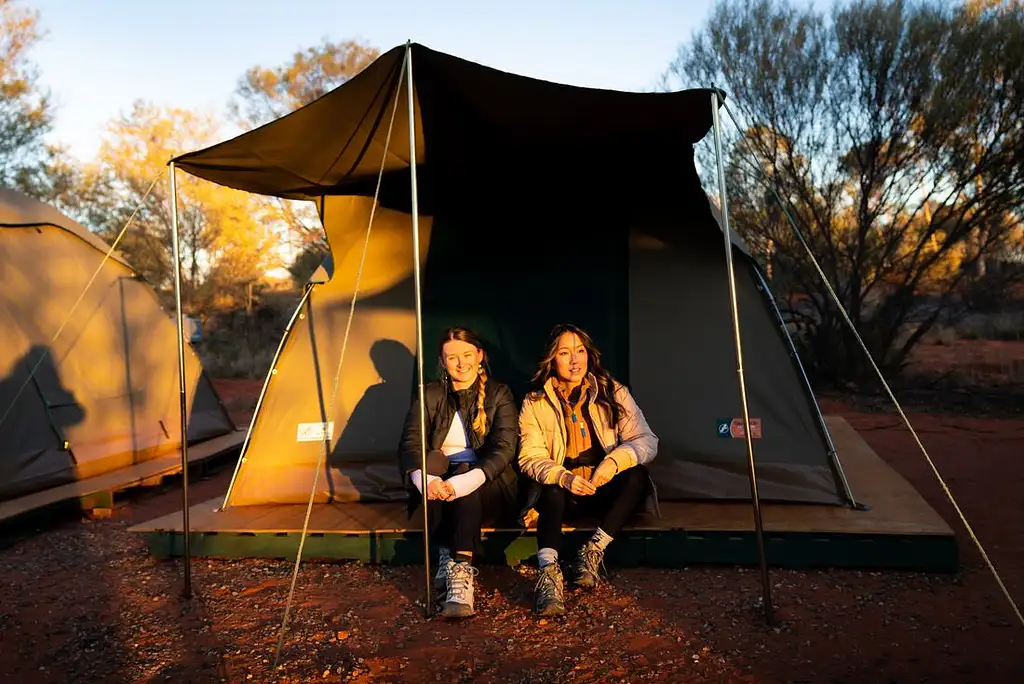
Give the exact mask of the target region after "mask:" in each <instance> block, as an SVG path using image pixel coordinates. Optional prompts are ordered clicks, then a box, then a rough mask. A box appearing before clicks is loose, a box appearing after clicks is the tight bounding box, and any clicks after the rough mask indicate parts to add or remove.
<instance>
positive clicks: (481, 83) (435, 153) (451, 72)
mask: <svg viewBox="0 0 1024 684" xmlns="http://www.w3.org/2000/svg"><path fill="white" fill-rule="evenodd" d="M410 49H411V50H412V64H413V85H414V88H415V98H416V100H417V102H416V115H417V120H416V142H417V144H416V148H417V149H416V158H417V166H418V173H419V174H420V176H421V178H420V181H421V185H424V186H426V187H425V188H424V190H425V192H423V193H422V194H423V195H424V198H422V200H421V201H423V200H425V201H426V202H427V203H430V201H431V200H438V201H439V200H440V199H441V197H443V194H442V193H441V190H440V189H441V188H445V187H446V184H444V183H443V182H441V181H442V180H444V179H445V178H446V177H447V176H448V175H449V174H450V173H451V172H453V171H456V170H461V171H462V172H463V174H464V172H465V170H466V169H473V170H474V172H476V173H477V174H478V178H479V180H480V182H481V187H482V188H484V189H486V190H487V191H488V194H494V193H501V192H502V190H504V191H507V192H515V191H517V190H518V189H519V188H521V187H523V186H524V185H531V184H534V185H535V184H536V183H537V181H538V180H543V179H552V178H561V179H572V180H573V181H574V182H575V183H577V184H583V185H592V184H594V183H600V184H602V185H604V186H608V185H611V186H614V187H618V188H623V189H624V187H625V186H630V187H633V186H634V185H635V183H634V182H633V181H634V180H635V179H637V178H640V179H647V182H650V180H652V179H658V178H662V177H664V176H665V175H666V174H668V176H669V177H673V176H678V175H679V172H680V170H681V167H684V166H686V165H687V164H688V163H690V164H691V166H692V162H688V160H690V159H691V158H692V145H693V144H694V143H696V142H697V141H699V140H701V139H702V138H703V137H704V135H705V134H706V133H707V131H708V130H709V129H710V127H711V124H712V120H711V100H710V94H711V92H712V91H710V90H703V89H696V90H686V91H680V92H672V93H632V92H620V91H613V90H602V89H594V88H583V87H577V86H569V85H562V84H557V83H551V82H548V81H543V80H538V79H534V78H528V77H525V76H520V75H516V74H511V73H507V72H503V71H499V70H497V69H493V68H490V67H485V66H482V65H479V64H476V63H474V62H470V61H467V60H464V59H460V58H458V57H453V56H451V55H447V54H443V53H441V52H437V51H434V50H431V49H429V48H427V47H424V46H422V45H419V44H413V45H412V46H411V48H410ZM405 51H406V47H405V46H399V47H395V48H393V49H391V50H389V51H388V52H386V53H385V54H384V55H382V56H381V57H379V58H378V59H377V60H376V61H374V62H373V63H372V64H371V65H370V66H369V67H367V68H366V69H365V70H363V71H362V72H361V73H359V74H358V75H356V76H355V77H354V78H352V79H351V80H349V81H348V82H346V83H345V84H343V85H341V86H339V87H338V88H336V89H335V90H333V91H331V92H330V93H328V94H326V95H324V96H323V97H321V98H319V99H318V100H316V101H314V102H312V103H311V104H309V105H306V106H304V107H302V108H300V109H298V110H296V111H294V112H292V113H290V114H288V115H286V116H284V117H282V118H280V119H276V120H274V121H272V122H270V123H267V124H265V125H264V126H261V127H260V128H257V129H255V130H252V131H249V132H247V133H244V134H242V135H239V136H237V137H235V138H233V139H230V140H227V141H225V142H222V143H220V144H217V145H213V146H212V147H208V148H206V149H202V150H198V151H195V152H191V153H188V154H184V155H181V156H179V157H177V158H176V159H174V160H173V161H174V162H175V164H176V165H177V166H178V167H179V168H181V169H183V170H185V171H186V172H188V173H190V174H192V175H195V176H198V177H200V178H205V179H207V180H210V181H213V182H215V183H218V184H221V185H225V186H228V187H231V188H236V189H239V190H245V191H248V192H253V193H258V194H264V195H275V196H279V197H284V198H291V199H311V198H315V197H319V196H322V195H344V194H367V193H368V192H372V189H373V187H374V185H375V183H376V179H377V176H378V174H379V173H380V170H381V164H382V156H383V155H384V150H385V142H386V139H387V134H388V129H389V124H390V123H391V116H392V113H393V111H394V125H393V128H392V131H391V140H390V144H388V145H387V149H388V152H387V156H386V159H384V160H383V162H384V164H383V166H384V171H385V173H386V174H387V175H388V177H389V178H390V179H394V181H395V182H396V183H398V182H401V181H402V179H404V182H402V183H401V187H402V189H403V190H404V191H405V192H404V194H405V195H407V194H408V167H409V122H408V100H407V87H406V85H405V81H404V79H403V78H401V77H402V73H403V64H404V57H405ZM396 90H397V92H398V99H397V110H395V106H396V100H395V92H396ZM719 96H720V97H722V95H721V93H719ZM481 176H482V177H481ZM687 181H689V182H690V183H693V182H697V184H698V185H699V181H697V179H696V176H695V174H693V175H690V177H689V178H687ZM465 183H466V179H465V177H463V178H462V179H461V185H460V188H462V189H464V188H465ZM623 184H625V186H624V185H623ZM509 186H511V187H509ZM676 189H677V190H678V187H677V188H676ZM458 192H459V194H460V195H462V197H463V200H462V201H464V196H465V195H464V192H462V191H461V190H459V191H458ZM386 194H387V193H385V195H386ZM384 203H385V204H387V201H386V199H385V201H384ZM425 210H426V211H427V212H429V211H431V209H430V208H425Z"/></svg>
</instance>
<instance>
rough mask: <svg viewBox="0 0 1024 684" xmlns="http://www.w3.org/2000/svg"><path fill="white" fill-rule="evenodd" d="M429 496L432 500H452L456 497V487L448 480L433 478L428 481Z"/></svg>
mask: <svg viewBox="0 0 1024 684" xmlns="http://www.w3.org/2000/svg"><path fill="white" fill-rule="evenodd" d="M427 498H428V499H430V500H432V501H451V500H452V499H454V498H455V487H452V485H451V483H449V482H448V480H442V479H441V478H438V479H436V480H431V481H430V482H429V483H427Z"/></svg>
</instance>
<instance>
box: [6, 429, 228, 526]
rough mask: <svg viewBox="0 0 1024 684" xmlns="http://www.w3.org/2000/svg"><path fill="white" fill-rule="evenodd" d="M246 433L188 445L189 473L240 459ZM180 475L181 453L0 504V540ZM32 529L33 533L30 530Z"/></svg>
mask: <svg viewBox="0 0 1024 684" xmlns="http://www.w3.org/2000/svg"><path fill="white" fill-rule="evenodd" d="M244 439H245V430H244V429H243V430H232V431H231V432H229V433H227V434H224V435H221V436H219V437H214V438H212V439H209V440H206V441H203V442H198V443H196V444H191V445H189V448H188V463H189V471H190V473H191V472H193V471H194V470H195V469H196V468H199V467H203V466H206V465H209V464H211V463H212V462H214V461H220V460H222V459H226V458H230V457H232V456H235V457H237V455H238V453H239V451H240V449H241V446H242V441H243V440H244ZM180 473H181V451H180V450H176V451H174V452H172V453H169V454H167V455H166V456H162V457H160V458H156V459H153V460H151V461H146V462H144V463H139V464H136V465H132V466H129V467H127V468H120V469H118V470H114V471H111V472H109V473H105V474H103V475H99V476H97V477H91V478H88V479H85V480H78V481H76V482H71V483H69V484H66V485H61V486H59V487H52V488H50V489H45V490H42V491H40V492H35V493H33V494H28V495H26V496H22V497H19V498H17V499H10V500H8V501H2V502H0V538H2V539H7V538H10V537H13V538H16V537H19V536H23V535H24V533H25V532H26V531H29V532H31V531H34V530H35V529H37V528H39V527H40V523H41V522H44V519H47V518H51V517H55V516H58V515H62V514H63V513H64V512H67V511H68V510H69V509H74V510H76V511H78V512H82V511H89V510H96V509H109V508H112V507H113V501H114V496H115V495H116V494H119V493H121V492H124V491H126V490H129V489H133V488H135V487H145V486H157V485H159V484H160V483H161V482H162V481H163V479H164V478H166V477H170V476H173V475H178V474H180ZM29 528H33V529H29Z"/></svg>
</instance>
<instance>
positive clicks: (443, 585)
mask: <svg viewBox="0 0 1024 684" xmlns="http://www.w3.org/2000/svg"><path fill="white" fill-rule="evenodd" d="M454 564H455V561H453V560H452V554H451V551H449V550H448V549H446V548H444V547H443V546H442V547H440V548H439V549H438V550H437V574H436V575H434V591H445V590H446V589H447V588H448V572H449V571H450V570H451V569H452V565H454Z"/></svg>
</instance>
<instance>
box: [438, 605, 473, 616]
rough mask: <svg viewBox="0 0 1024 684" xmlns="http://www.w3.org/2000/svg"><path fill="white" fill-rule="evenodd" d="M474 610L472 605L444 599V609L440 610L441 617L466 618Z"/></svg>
mask: <svg viewBox="0 0 1024 684" xmlns="http://www.w3.org/2000/svg"><path fill="white" fill-rule="evenodd" d="M474 612H475V611H474V610H473V608H472V606H468V605H466V604H465V603H455V602H449V601H445V603H444V609H443V610H442V611H441V617H445V618H450V619H456V618H467V617H470V616H472V615H473V613H474Z"/></svg>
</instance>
